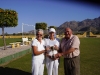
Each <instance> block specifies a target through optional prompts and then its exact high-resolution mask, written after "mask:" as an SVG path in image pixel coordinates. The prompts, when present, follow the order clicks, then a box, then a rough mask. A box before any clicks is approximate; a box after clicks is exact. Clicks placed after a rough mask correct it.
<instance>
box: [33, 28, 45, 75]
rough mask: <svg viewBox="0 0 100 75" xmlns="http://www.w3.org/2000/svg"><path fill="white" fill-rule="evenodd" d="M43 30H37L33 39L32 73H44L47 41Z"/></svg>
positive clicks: (35, 74) (34, 74)
mask: <svg viewBox="0 0 100 75" xmlns="http://www.w3.org/2000/svg"><path fill="white" fill-rule="evenodd" d="M42 37H43V30H42V29H38V30H37V31H36V39H34V40H33V41H32V52H33V53H32V75H43V71H44V53H45V48H44V45H45V42H44V40H43V39H42Z"/></svg>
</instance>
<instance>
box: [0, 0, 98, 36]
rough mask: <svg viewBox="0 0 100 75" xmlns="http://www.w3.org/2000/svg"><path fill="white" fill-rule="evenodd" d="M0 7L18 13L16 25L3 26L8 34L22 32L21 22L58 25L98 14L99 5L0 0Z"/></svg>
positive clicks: (29, 28) (56, 1) (37, 0)
mask: <svg viewBox="0 0 100 75" xmlns="http://www.w3.org/2000/svg"><path fill="white" fill-rule="evenodd" d="M0 8H3V9H12V10H15V11H17V13H18V26H16V27H10V28H5V32H7V33H10V34H11V33H18V32H22V23H24V24H29V25H35V24H36V23H37V22H45V23H47V25H48V26H57V27H58V26H60V25H61V24H63V23H64V22H66V21H73V20H74V21H82V20H85V19H94V18H97V17H99V16H100V6H95V5H91V4H88V3H78V2H73V1H58V0H55V1H53V0H0ZM23 29H24V32H28V31H30V30H33V29H34V26H25V25H24V27H23ZM1 33H2V29H1V28H0V34H1Z"/></svg>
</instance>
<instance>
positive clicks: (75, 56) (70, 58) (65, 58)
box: [64, 56, 78, 59]
mask: <svg viewBox="0 0 100 75" xmlns="http://www.w3.org/2000/svg"><path fill="white" fill-rule="evenodd" d="M77 57H78V56H75V57H72V58H64V59H73V58H77Z"/></svg>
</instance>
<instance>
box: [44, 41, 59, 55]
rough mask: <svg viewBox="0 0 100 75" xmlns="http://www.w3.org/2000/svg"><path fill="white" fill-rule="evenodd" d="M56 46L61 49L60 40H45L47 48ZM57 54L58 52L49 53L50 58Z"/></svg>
mask: <svg viewBox="0 0 100 75" xmlns="http://www.w3.org/2000/svg"><path fill="white" fill-rule="evenodd" d="M54 45H57V47H59V42H58V40H56V39H54V40H50V39H45V46H50V47H51V46H54ZM56 53H57V50H54V51H51V50H50V51H48V54H49V55H50V56H52V55H53V54H56Z"/></svg>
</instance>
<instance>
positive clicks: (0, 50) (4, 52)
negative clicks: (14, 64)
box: [0, 45, 31, 58]
mask: <svg viewBox="0 0 100 75" xmlns="http://www.w3.org/2000/svg"><path fill="white" fill-rule="evenodd" d="M3 48H4V47H0V58H3V57H5V56H8V55H12V54H15V53H17V52H20V51H23V50H27V49H31V46H30V45H23V46H20V47H19V48H11V46H7V50H3Z"/></svg>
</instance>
